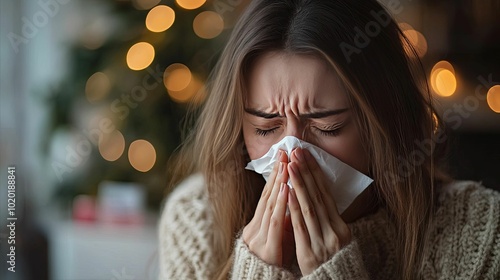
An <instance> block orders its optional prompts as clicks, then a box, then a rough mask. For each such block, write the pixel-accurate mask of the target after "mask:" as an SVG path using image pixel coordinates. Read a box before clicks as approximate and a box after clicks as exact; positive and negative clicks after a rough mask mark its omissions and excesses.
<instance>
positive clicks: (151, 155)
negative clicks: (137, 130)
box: [128, 139, 156, 172]
mask: <svg viewBox="0 0 500 280" xmlns="http://www.w3.org/2000/svg"><path fill="white" fill-rule="evenodd" d="M128 160H129V162H130V165H132V167H133V168H135V169H136V170H137V171H140V172H148V171H149V170H151V168H153V166H154V164H155V162H156V151H155V148H154V147H153V145H152V144H151V143H149V142H148V141H146V140H142V139H139V140H135V141H134V142H132V143H131V144H130V147H129V149H128Z"/></svg>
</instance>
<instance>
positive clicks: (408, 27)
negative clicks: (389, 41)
mask: <svg viewBox="0 0 500 280" xmlns="http://www.w3.org/2000/svg"><path fill="white" fill-rule="evenodd" d="M398 25H399V28H400V29H401V30H402V31H405V30H411V29H414V28H413V26H411V25H410V24H409V23H406V22H400V23H398Z"/></svg>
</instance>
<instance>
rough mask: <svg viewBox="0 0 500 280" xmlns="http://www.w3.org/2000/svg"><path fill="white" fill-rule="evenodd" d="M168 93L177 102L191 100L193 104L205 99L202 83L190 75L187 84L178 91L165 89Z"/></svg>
mask: <svg viewBox="0 0 500 280" xmlns="http://www.w3.org/2000/svg"><path fill="white" fill-rule="evenodd" d="M167 91H168V95H169V96H170V98H172V100H173V101H175V102H177V103H185V102H188V101H191V102H193V103H195V104H200V103H202V102H203V100H204V99H205V95H206V94H205V87H204V85H203V83H202V82H201V81H200V80H199V79H198V78H196V77H194V76H193V77H192V78H191V81H190V82H189V84H188V86H187V87H186V88H184V89H182V90H180V91H173V90H167Z"/></svg>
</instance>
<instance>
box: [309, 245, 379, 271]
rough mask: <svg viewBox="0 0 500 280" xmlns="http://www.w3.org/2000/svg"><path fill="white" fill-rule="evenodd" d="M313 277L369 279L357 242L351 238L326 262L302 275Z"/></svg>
mask: <svg viewBox="0 0 500 280" xmlns="http://www.w3.org/2000/svg"><path fill="white" fill-rule="evenodd" d="M301 279H303V280H313V279H359V280H363V279H370V278H369V276H368V272H367V271H366V268H365V266H364V263H363V258H362V255H361V250H360V248H359V245H358V242H357V241H356V240H353V241H352V242H351V243H350V244H349V245H347V246H345V247H344V248H342V249H341V250H340V251H338V252H337V253H336V254H335V255H333V257H332V258H331V259H330V260H328V261H327V262H325V263H323V264H322V265H321V266H319V267H318V268H317V269H316V270H314V271H313V273H311V274H309V275H306V276H304V277H302V278H301Z"/></svg>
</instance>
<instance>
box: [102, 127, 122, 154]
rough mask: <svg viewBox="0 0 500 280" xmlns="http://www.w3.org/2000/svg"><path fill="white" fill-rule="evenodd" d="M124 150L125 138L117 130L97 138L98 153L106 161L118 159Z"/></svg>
mask: <svg viewBox="0 0 500 280" xmlns="http://www.w3.org/2000/svg"><path fill="white" fill-rule="evenodd" d="M124 150H125V138H124V137H123V134H122V133H121V132H120V131H118V130H113V132H111V133H105V134H103V135H102V137H100V138H99V153H100V154H101V156H102V157H103V158H104V159H105V160H107V161H115V160H117V159H119V158H120V157H121V156H122V154H123V151H124Z"/></svg>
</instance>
